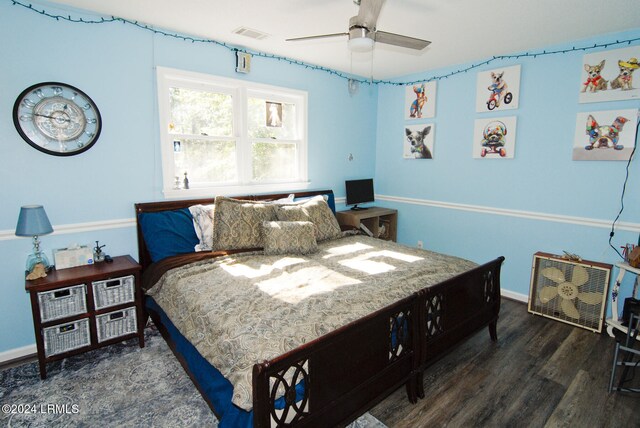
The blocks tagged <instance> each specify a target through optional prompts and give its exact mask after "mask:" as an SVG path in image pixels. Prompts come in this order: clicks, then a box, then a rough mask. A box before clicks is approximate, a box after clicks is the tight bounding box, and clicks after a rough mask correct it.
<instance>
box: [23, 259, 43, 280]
mask: <svg viewBox="0 0 640 428" xmlns="http://www.w3.org/2000/svg"><path fill="white" fill-rule="evenodd" d="M45 276H47V268H46V267H45V265H43V264H42V263H36V264H35V265H34V266H33V269H32V270H31V271H30V272H29V273H28V274H27V278H26V279H27V280H29V281H32V280H34V279H38V278H44V277H45Z"/></svg>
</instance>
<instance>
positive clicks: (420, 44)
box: [374, 31, 431, 50]
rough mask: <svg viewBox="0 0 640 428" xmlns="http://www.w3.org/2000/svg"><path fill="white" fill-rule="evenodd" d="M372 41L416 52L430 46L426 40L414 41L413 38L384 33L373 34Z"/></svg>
mask: <svg viewBox="0 0 640 428" xmlns="http://www.w3.org/2000/svg"><path fill="white" fill-rule="evenodd" d="M374 40H375V41H376V42H380V43H386V44H388V45H395V46H400V47H403V48H409V49H416V50H422V49H424V48H426V47H427V46H429V45H430V44H431V42H430V41H428V40H422V39H416V38H415V37H409V36H402V35H400V34H395V33H387V32H386V31H376V32H375V34H374Z"/></svg>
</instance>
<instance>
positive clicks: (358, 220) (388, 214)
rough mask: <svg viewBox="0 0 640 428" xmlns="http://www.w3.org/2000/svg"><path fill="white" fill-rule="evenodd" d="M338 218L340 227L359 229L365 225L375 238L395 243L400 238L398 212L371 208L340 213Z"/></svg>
mask: <svg viewBox="0 0 640 428" xmlns="http://www.w3.org/2000/svg"><path fill="white" fill-rule="evenodd" d="M336 218H337V219H338V223H340V225H346V226H353V227H355V228H358V229H360V226H361V225H364V226H365V227H366V228H367V229H368V230H369V231H370V232H371V235H373V237H374V238H380V239H386V240H388V241H394V242H395V241H396V239H397V237H398V210H394V209H391V208H382V207H369V208H367V209H362V210H346V211H338V212H337V213H336Z"/></svg>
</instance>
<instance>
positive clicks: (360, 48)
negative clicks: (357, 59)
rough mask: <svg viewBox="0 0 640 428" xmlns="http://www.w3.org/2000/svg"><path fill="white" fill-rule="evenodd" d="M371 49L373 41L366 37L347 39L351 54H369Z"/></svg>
mask: <svg viewBox="0 0 640 428" xmlns="http://www.w3.org/2000/svg"><path fill="white" fill-rule="evenodd" d="M372 49H373V39H370V38H368V37H357V38H353V39H349V50H350V51H351V52H370V51H371V50H372Z"/></svg>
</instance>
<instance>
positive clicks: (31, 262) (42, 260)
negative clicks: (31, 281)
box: [26, 251, 51, 278]
mask: <svg viewBox="0 0 640 428" xmlns="http://www.w3.org/2000/svg"><path fill="white" fill-rule="evenodd" d="M37 265H42V266H43V267H44V271H45V273H46V272H47V271H48V270H49V266H51V265H50V264H49V259H47V256H46V255H45V254H44V253H43V252H42V251H38V252H34V253H31V254H29V257H27V264H26V271H27V272H28V273H29V274H30V273H32V272H33V271H34V269H35V267H36V266H37ZM45 276H46V274H45ZM39 278H41V277H39Z"/></svg>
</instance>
